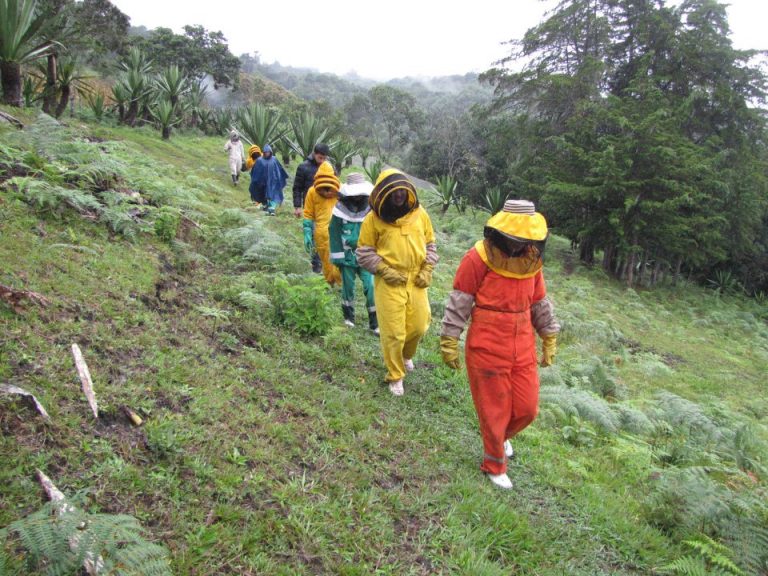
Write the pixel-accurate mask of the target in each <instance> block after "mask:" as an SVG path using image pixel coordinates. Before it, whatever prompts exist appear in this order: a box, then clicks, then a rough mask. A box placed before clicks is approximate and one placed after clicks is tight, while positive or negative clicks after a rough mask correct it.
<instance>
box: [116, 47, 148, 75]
mask: <svg viewBox="0 0 768 576" xmlns="http://www.w3.org/2000/svg"><path fill="white" fill-rule="evenodd" d="M120 67H121V68H122V69H123V70H125V71H126V72H129V71H131V70H135V71H136V72H141V73H142V74H149V73H151V72H152V60H151V59H149V58H147V56H146V54H144V52H142V50H141V49H140V48H137V47H136V46H133V47H132V48H131V49H130V50H129V51H128V55H127V56H126V57H125V59H124V60H123V61H122V62H120Z"/></svg>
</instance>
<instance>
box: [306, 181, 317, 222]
mask: <svg viewBox="0 0 768 576" xmlns="http://www.w3.org/2000/svg"><path fill="white" fill-rule="evenodd" d="M316 195H317V194H316V193H315V187H314V186H310V188H309V190H307V197H306V198H305V199H304V218H305V219H306V220H314V219H315V196H316Z"/></svg>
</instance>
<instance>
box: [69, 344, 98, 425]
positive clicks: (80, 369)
mask: <svg viewBox="0 0 768 576" xmlns="http://www.w3.org/2000/svg"><path fill="white" fill-rule="evenodd" d="M72 356H74V357H75V366H76V367H77V373H78V374H79V375H80V382H82V384H83V393H84V394H85V397H86V398H87V399H88V404H90V406H91V410H93V416H94V418H98V417H99V407H98V405H97V404H96V394H94V393H93V381H92V380H91V373H90V372H89V371H88V365H87V364H86V363H85V359H84V358H83V353H82V352H80V346H78V345H77V344H72Z"/></svg>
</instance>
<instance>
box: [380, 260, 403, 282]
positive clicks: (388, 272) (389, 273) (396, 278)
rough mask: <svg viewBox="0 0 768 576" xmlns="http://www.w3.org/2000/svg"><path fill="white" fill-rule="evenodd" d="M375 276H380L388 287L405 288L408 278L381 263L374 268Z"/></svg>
mask: <svg viewBox="0 0 768 576" xmlns="http://www.w3.org/2000/svg"><path fill="white" fill-rule="evenodd" d="M376 274H378V275H379V276H381V277H382V278H383V279H384V282H386V283H387V284H389V285H390V286H405V284H406V282H408V277H407V276H406V275H405V274H403V273H402V272H399V271H398V270H395V269H394V268H392V266H387V265H386V264H384V263H383V262H382V263H381V264H379V266H378V268H376Z"/></svg>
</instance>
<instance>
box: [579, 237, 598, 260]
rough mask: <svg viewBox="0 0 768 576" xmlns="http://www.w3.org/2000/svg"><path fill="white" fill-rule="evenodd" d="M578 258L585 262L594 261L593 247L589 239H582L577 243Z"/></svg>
mask: <svg viewBox="0 0 768 576" xmlns="http://www.w3.org/2000/svg"><path fill="white" fill-rule="evenodd" d="M579 260H581V261H582V262H584V263H585V264H594V263H595V247H594V245H593V244H592V242H591V241H590V240H584V241H582V242H581V243H580V244H579Z"/></svg>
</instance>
